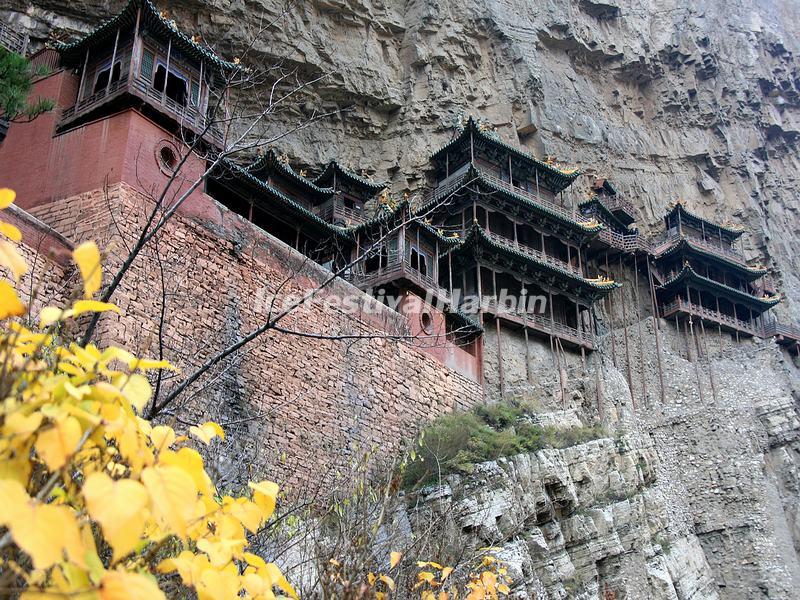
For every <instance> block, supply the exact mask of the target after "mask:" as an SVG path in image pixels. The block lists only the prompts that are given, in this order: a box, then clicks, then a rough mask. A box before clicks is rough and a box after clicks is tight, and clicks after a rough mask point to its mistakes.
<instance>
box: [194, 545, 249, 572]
mask: <svg viewBox="0 0 800 600" xmlns="http://www.w3.org/2000/svg"><path fill="white" fill-rule="evenodd" d="M246 543H247V541H246V540H244V539H240V540H228V539H223V540H219V541H217V542H212V541H211V540H208V539H202V540H198V542H197V549H198V550H202V551H203V552H205V553H206V554H208V560H209V561H210V562H211V566H212V567H215V568H219V567H224V566H225V565H227V564H228V563H229V562H231V560H232V559H233V556H234V554H238V553H239V552H240V551H241V548H242V547H243V546H244V544H246Z"/></svg>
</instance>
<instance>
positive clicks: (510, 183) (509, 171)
mask: <svg viewBox="0 0 800 600" xmlns="http://www.w3.org/2000/svg"><path fill="white" fill-rule="evenodd" d="M508 183H509V185H510V186H511V187H512V188H513V187H514V176H513V175H512V174H511V154H509V155H508Z"/></svg>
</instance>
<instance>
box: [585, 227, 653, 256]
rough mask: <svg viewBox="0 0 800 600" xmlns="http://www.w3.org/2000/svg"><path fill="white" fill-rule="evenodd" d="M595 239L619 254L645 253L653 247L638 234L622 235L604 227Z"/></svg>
mask: <svg viewBox="0 0 800 600" xmlns="http://www.w3.org/2000/svg"><path fill="white" fill-rule="evenodd" d="M597 239H598V240H600V241H601V242H605V243H606V244H608V245H609V246H611V247H612V248H614V249H616V250H620V251H621V252H647V253H650V252H652V250H653V245H652V243H651V242H650V240H648V239H647V238H645V237H644V236H643V235H641V234H640V233H628V234H622V233H617V232H616V231H614V230H612V229H609V228H608V227H606V228H605V229H603V230H602V231H600V233H599V234H598V235H597Z"/></svg>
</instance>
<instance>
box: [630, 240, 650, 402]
mask: <svg viewBox="0 0 800 600" xmlns="http://www.w3.org/2000/svg"><path fill="white" fill-rule="evenodd" d="M633 281H634V284H633V293H634V294H635V298H634V299H635V300H636V330H637V333H638V335H639V372H640V374H641V376H642V404H643V405H646V404H647V373H645V372H644V338H643V337H642V313H641V298H640V296H639V259H638V257H637V256H636V253H635V252H634V254H633Z"/></svg>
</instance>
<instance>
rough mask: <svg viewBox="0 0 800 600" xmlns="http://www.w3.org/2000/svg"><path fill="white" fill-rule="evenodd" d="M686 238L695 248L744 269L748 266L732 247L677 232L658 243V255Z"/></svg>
mask: <svg viewBox="0 0 800 600" xmlns="http://www.w3.org/2000/svg"><path fill="white" fill-rule="evenodd" d="M682 237H683V238H686V240H688V241H689V243H691V244H694V245H695V246H700V247H701V248H703V249H704V250H708V251H709V252H711V253H712V254H717V255H720V256H724V257H725V258H727V259H728V260H730V261H733V262H735V263H737V264H740V265H742V266H744V267H746V266H747V261H746V260H745V259H744V257H743V256H742V255H741V254H739V253H738V252H736V250H734V249H733V248H731V247H730V246H725V245H720V244H719V243H717V242H713V241H711V240H704V239H703V238H699V237H695V236H693V235H686V234H685V233H684V234H683V235H681V234H679V233H678V232H677V231H676V230H671V231H668V232H667V233H665V234H664V236H663V237H662V238H661V239H660V240H659V241H658V242H657V245H656V247H655V249H654V252H655V253H656V254H660V253H661V252H663V251H664V250H666V249H667V248H668V247H669V246H670V245H671V244H672V243H673V242H674V241H675V240H679V239H681V238H682Z"/></svg>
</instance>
